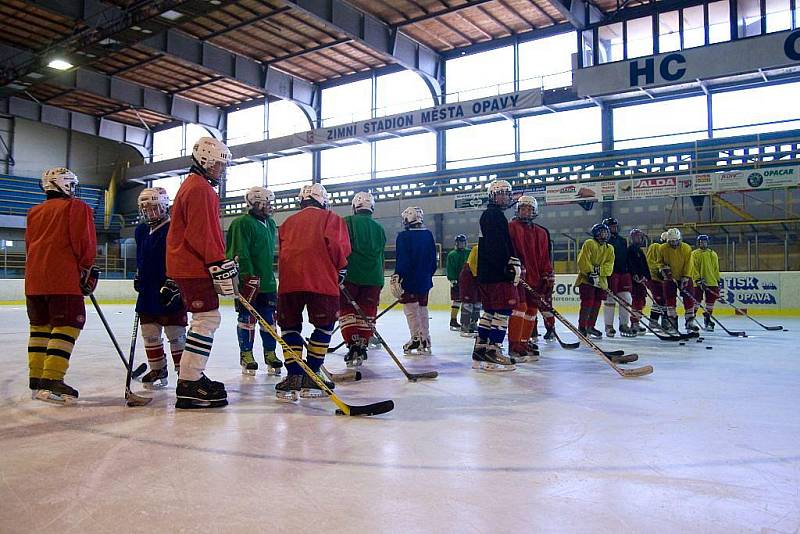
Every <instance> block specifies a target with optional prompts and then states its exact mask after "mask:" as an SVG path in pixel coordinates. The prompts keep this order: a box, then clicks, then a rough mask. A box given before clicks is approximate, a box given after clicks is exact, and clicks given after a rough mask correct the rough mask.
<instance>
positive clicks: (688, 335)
mask: <svg viewBox="0 0 800 534" xmlns="http://www.w3.org/2000/svg"><path fill="white" fill-rule="evenodd" d="M637 283H638V284H642V286H644V290H645V292H646V293H647V296H648V297H650V300H652V301H653V306H660V304H658V302H656V298H655V296H653V292H652V291H650V288H649V287H647V284H645V283H644V282H637ZM640 315H641V316H642V318H644V319H645V320H646V321H647V324H645V322H646V321H645V320H643V321H642V324H644V325H645V327H650V326H651V325H650V324H649V321H650V318H649V317H644V315H643V314H640ZM655 329H658V330H661V332H663V334H661V335H658V334H657V333H656V332H655ZM648 330H650V331H651V332H653V334H655V335H656V336H657V337H658V338H659V339H664V338H663V337H662V336H664V335H670V334H669V332H667V331H666V330H664V329H663V328H661V327H658V326H656V327H652V329H651V328H648ZM671 337H673V338H676V339H677V340H678V341H686V340H687V339H695V338H698V337H700V334H699V333H697V332H685V333H684V332H680V331H679V332H678V335H677V336H671ZM668 341H672V339H670V340H668Z"/></svg>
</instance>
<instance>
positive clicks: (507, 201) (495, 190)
mask: <svg viewBox="0 0 800 534" xmlns="http://www.w3.org/2000/svg"><path fill="white" fill-rule="evenodd" d="M501 193H505V196H504V197H501V196H500V195H501ZM500 198H503V202H502V203H500V202H498V200H499V199H500ZM489 202H491V203H492V204H496V205H497V206H500V207H501V208H507V207H508V206H510V205H511V184H510V183H508V182H507V181H506V180H495V181H494V182H492V183H490V184H489Z"/></svg>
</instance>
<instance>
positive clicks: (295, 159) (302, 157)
mask: <svg viewBox="0 0 800 534" xmlns="http://www.w3.org/2000/svg"><path fill="white" fill-rule="evenodd" d="M266 164H267V187H268V188H269V189H270V190H272V191H273V192H274V191H286V190H292V189H294V190H297V191H299V190H300V187H301V186H302V185H303V184H307V183H310V182H311V167H312V165H313V160H312V157H311V153H306V154H296V155H294V156H283V157H280V158H273V159H268V160H267V161H266Z"/></svg>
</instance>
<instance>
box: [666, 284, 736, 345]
mask: <svg viewBox="0 0 800 534" xmlns="http://www.w3.org/2000/svg"><path fill="white" fill-rule="evenodd" d="M672 283H673V284H675V287H676V288H678V292H679V293H680V294H681V295H683V298H689V299H691V300H692V301H693V302H694V303H695V304H696V305H697V306H698V307H699V308H700V309H701V310H703V311H704V312H706V313H708V308H706V307H705V306H703V305H702V304H700V303H699V302H698V301H697V299H696V298H694V295H690V294H689V293H688V292H687V291H686V290H685V289H683V288H681V286H679V285H678V282H677V281H675V280H673V281H672ZM708 318H709V320H710V321H711V322H713V323H715V324H718V325H719V327H720V328H722V329H723V330H725V332H727V333H728V335H729V336H733V337H747V332H745V331H744V330H734V331H730V330H728V329H727V328H725V325H723V324H722V323H721V322H719V319H717V318H716V317H713V316H712V315H711V314H710V313H708Z"/></svg>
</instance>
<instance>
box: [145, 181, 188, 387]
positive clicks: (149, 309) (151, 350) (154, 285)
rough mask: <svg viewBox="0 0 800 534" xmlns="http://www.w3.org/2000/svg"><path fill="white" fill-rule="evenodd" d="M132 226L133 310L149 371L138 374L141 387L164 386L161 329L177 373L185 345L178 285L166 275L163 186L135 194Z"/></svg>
mask: <svg viewBox="0 0 800 534" xmlns="http://www.w3.org/2000/svg"><path fill="white" fill-rule="evenodd" d="M138 204H139V215H140V217H141V219H142V221H143V222H142V223H141V224H140V225H139V226H137V227H136V234H135V237H136V277H135V278H134V279H133V288H134V289H135V290H136V292H137V293H139V295H138V297H137V298H136V313H138V314H139V322H140V323H141V331H142V340H143V341H144V352H145V354H146V355H147V363H148V365H149V366H150V371H149V372H148V373H147V374H146V375H144V376H143V377H142V386H144V388H145V389H155V388H162V387H164V386H166V385H167V376H168V374H169V373H168V371H167V356H166V353H165V351H164V342H163V340H162V339H161V331H162V330H163V331H164V333H165V334H166V335H167V340H168V341H169V349H170V354H171V355H172V362H173V364H174V365H175V371H176V372H179V370H180V365H181V355H182V354H183V349H184V346H185V345H186V325H187V321H186V308H185V307H184V304H183V300H182V299H181V296H180V291H179V290H178V286H177V285H176V284H175V282H174V281H173V280H170V279H169V278H167V233H168V232H169V226H170V218H169V195H168V194H167V191H166V190H165V189H164V188H163V187H147V188H145V189H143V190H142V192H141V193H139V199H138Z"/></svg>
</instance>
